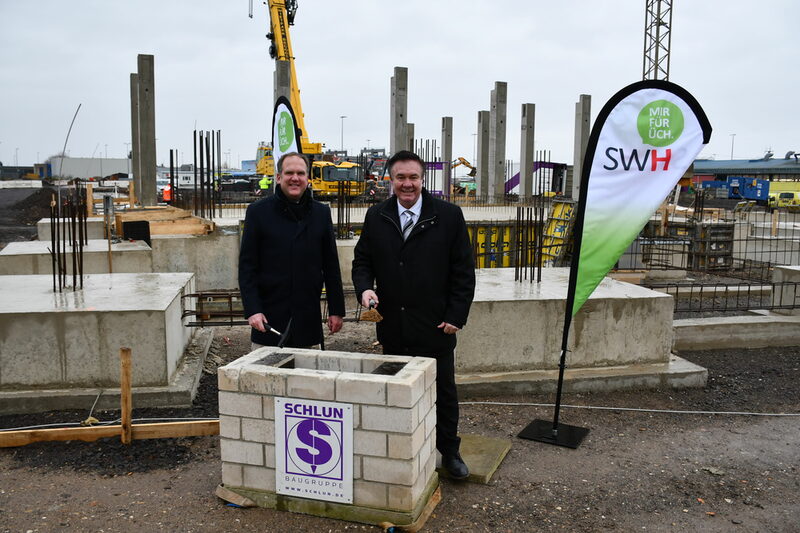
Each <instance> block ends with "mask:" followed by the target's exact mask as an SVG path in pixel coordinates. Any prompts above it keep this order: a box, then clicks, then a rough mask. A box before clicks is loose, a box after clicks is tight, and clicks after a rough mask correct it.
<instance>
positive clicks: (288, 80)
mask: <svg viewBox="0 0 800 533" xmlns="http://www.w3.org/2000/svg"><path fill="white" fill-rule="evenodd" d="M272 87H273V95H274V97H275V99H274V100H273V102H272V106H273V108H274V107H275V102H277V101H278V98H280V97H281V96H283V97H285V98H286V99H287V100H290V101H291V97H292V76H291V67H290V65H289V62H288V61H282V60H278V61H275V72H274V73H273V85H272ZM270 111H271V110H270ZM293 111H294V112H295V113H297V111H298V110H297V109H294V110H293ZM303 133H304V134H305V132H303Z"/></svg>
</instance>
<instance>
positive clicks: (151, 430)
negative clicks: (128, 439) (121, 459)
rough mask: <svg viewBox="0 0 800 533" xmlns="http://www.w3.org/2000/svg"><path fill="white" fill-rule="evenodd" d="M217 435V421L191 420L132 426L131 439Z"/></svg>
mask: <svg viewBox="0 0 800 533" xmlns="http://www.w3.org/2000/svg"><path fill="white" fill-rule="evenodd" d="M208 435H219V420H192V421H189V422H162V423H153V424H134V426H133V438H134V439H136V440H143V439H164V438H177V437H204V436H208Z"/></svg>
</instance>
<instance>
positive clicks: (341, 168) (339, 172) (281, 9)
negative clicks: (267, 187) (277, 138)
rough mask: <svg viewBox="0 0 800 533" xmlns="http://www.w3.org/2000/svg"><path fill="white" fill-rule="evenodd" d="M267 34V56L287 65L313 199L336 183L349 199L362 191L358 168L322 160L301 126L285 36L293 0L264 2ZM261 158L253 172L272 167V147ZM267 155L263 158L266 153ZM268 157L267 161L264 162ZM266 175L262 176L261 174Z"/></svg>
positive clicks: (320, 145) (318, 148)
mask: <svg viewBox="0 0 800 533" xmlns="http://www.w3.org/2000/svg"><path fill="white" fill-rule="evenodd" d="M267 4H268V6H269V20H270V32H269V33H268V34H267V38H268V39H269V40H270V46H269V55H270V57H271V58H272V59H274V60H276V61H286V62H287V63H288V64H289V76H290V81H289V103H290V104H291V105H292V110H293V111H294V114H295V119H296V120H297V128H298V129H299V130H300V146H301V150H302V152H303V153H304V154H306V155H307V156H308V157H309V158H310V159H311V165H312V168H311V176H310V177H309V181H310V182H311V188H312V190H313V191H314V195H315V196H317V197H326V196H327V197H331V196H337V195H338V193H339V190H340V187H341V186H340V185H339V183H340V182H342V181H345V182H348V183H346V185H344V186H343V187H344V189H345V191H347V194H348V195H349V196H358V195H359V194H362V193H363V192H364V187H365V183H364V178H363V176H361V173H360V172H359V171H358V170H359V169H360V167H359V165H357V164H356V163H351V162H349V161H342V162H333V161H323V156H322V149H323V146H324V145H323V143H318V142H311V140H310V137H309V135H308V130H307V129H306V124H305V114H304V113H303V106H302V104H301V102H300V87H299V84H298V83H297V72H296V71H295V64H294V59H295V58H294V53H293V52H292V41H291V37H290V36H289V26H293V25H294V18H295V15H296V14H297V0H268V2H267ZM268 148H269V149H268V150H265V155H264V156H263V157H261V156H259V157H258V160H257V162H256V169H257V172H258V173H259V174H261V169H263V170H266V168H267V167H268V166H269V167H270V168H274V163H273V161H272V147H271V146H269V145H268ZM267 153H268V154H269V155H266V154H267ZM267 158H268V159H267ZM265 175H266V174H265Z"/></svg>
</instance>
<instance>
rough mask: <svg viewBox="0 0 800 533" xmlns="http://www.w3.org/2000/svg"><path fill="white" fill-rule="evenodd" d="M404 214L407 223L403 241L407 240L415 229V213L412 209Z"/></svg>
mask: <svg viewBox="0 0 800 533" xmlns="http://www.w3.org/2000/svg"><path fill="white" fill-rule="evenodd" d="M403 214H404V215H405V216H406V223H405V224H403V240H406V239H408V235H409V234H410V233H411V228H413V227H414V213H412V212H411V210H410V209H406V210H405V211H403Z"/></svg>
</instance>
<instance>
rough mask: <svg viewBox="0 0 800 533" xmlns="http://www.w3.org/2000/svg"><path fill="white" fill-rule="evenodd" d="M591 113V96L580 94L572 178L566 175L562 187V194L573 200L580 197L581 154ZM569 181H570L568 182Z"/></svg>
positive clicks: (587, 140)
mask: <svg viewBox="0 0 800 533" xmlns="http://www.w3.org/2000/svg"><path fill="white" fill-rule="evenodd" d="M591 114H592V97H591V96H590V95H588V94H582V95H581V96H580V99H579V100H578V101H577V102H576V103H575V148H574V151H573V152H572V153H573V158H574V159H573V163H572V180H569V175H567V177H568V179H567V184H566V187H564V189H565V190H564V194H565V195H566V196H568V197H570V198H573V199H575V200H577V199H579V198H580V186H581V173H582V169H583V156H584V155H586V147H587V145H588V144H589V130H590V124H589V119H590V118H591ZM570 181H571V182H570Z"/></svg>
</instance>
